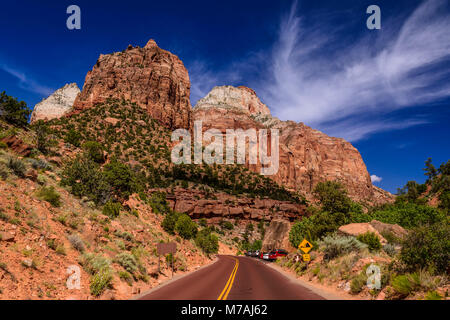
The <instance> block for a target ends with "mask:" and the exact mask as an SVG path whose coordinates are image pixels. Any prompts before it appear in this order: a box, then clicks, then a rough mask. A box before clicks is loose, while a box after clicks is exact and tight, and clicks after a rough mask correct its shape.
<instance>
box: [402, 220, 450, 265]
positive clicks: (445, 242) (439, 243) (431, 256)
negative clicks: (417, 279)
mask: <svg viewBox="0 0 450 320" xmlns="http://www.w3.org/2000/svg"><path fill="white" fill-rule="evenodd" d="M400 261H402V262H403V263H404V264H405V266H406V269H407V270H409V271H417V270H419V269H422V268H427V269H429V271H430V272H431V273H446V272H448V270H449V268H450V265H449V261H450V228H449V227H448V223H436V224H433V225H425V226H421V227H418V228H415V229H413V230H412V231H411V232H409V233H408V235H407V237H406V238H405V240H404V242H403V245H402V249H401V251H400Z"/></svg>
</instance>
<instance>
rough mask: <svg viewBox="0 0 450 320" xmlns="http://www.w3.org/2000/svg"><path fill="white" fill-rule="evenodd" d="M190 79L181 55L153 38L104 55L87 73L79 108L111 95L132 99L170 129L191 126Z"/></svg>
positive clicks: (78, 109) (81, 108)
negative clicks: (144, 44)
mask: <svg viewBox="0 0 450 320" xmlns="http://www.w3.org/2000/svg"><path fill="white" fill-rule="evenodd" d="M189 95H190V81H189V75H188V72H187V70H186V68H185V67H184V65H183V63H182V62H181V60H180V59H178V57H177V56H175V55H173V54H172V53H170V52H168V51H165V50H162V49H160V48H159V47H158V46H157V45H156V42H155V41H153V40H150V41H149V42H148V43H147V45H146V46H145V47H144V48H140V47H133V46H131V45H130V46H128V48H127V49H126V50H124V51H122V52H116V53H112V54H108V55H100V58H99V59H98V61H97V63H96V64H95V66H94V67H93V69H92V70H91V71H89V72H88V73H87V75H86V80H85V83H84V87H83V91H82V92H81V93H80V94H79V95H78V97H77V98H76V100H75V103H74V109H75V112H77V111H80V110H83V109H85V108H89V107H92V106H93V105H94V104H96V103H101V102H104V101H106V100H107V99H108V98H115V99H120V100H122V99H124V100H130V101H132V102H135V103H137V104H138V105H139V106H141V107H143V108H146V109H147V110H148V113H149V114H150V115H151V116H152V117H153V118H154V119H156V120H158V121H159V122H160V123H161V124H163V125H165V126H166V127H168V128H170V129H175V128H189V126H190V120H191V104H190V101H189Z"/></svg>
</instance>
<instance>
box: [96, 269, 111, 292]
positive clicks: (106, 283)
mask: <svg viewBox="0 0 450 320" xmlns="http://www.w3.org/2000/svg"><path fill="white" fill-rule="evenodd" d="M112 278H113V277H112V271H111V269H110V268H104V269H102V270H100V271H99V272H97V273H96V274H95V275H93V276H92V277H91V283H90V290H91V294H92V295H93V296H96V297H98V296H100V295H101V294H102V293H103V292H104V291H105V290H106V289H108V288H110V287H111V286H112Z"/></svg>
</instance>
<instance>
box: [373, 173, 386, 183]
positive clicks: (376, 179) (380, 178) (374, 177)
mask: <svg viewBox="0 0 450 320" xmlns="http://www.w3.org/2000/svg"><path fill="white" fill-rule="evenodd" d="M370 180H372V183H377V182H381V180H383V178H382V177H379V176H377V175H375V174H373V175H371V176H370Z"/></svg>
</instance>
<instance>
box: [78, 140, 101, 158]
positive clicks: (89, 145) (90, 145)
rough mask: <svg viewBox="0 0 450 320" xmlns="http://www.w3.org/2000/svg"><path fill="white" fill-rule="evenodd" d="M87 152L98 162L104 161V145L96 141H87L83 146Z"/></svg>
mask: <svg viewBox="0 0 450 320" xmlns="http://www.w3.org/2000/svg"><path fill="white" fill-rule="evenodd" d="M82 148H83V150H84V152H85V154H86V155H87V156H88V157H89V158H90V159H91V160H93V161H95V162H97V163H103V161H104V157H103V147H102V145H101V144H100V143H98V142H96V141H87V142H85V143H84V144H83V146H82Z"/></svg>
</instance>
